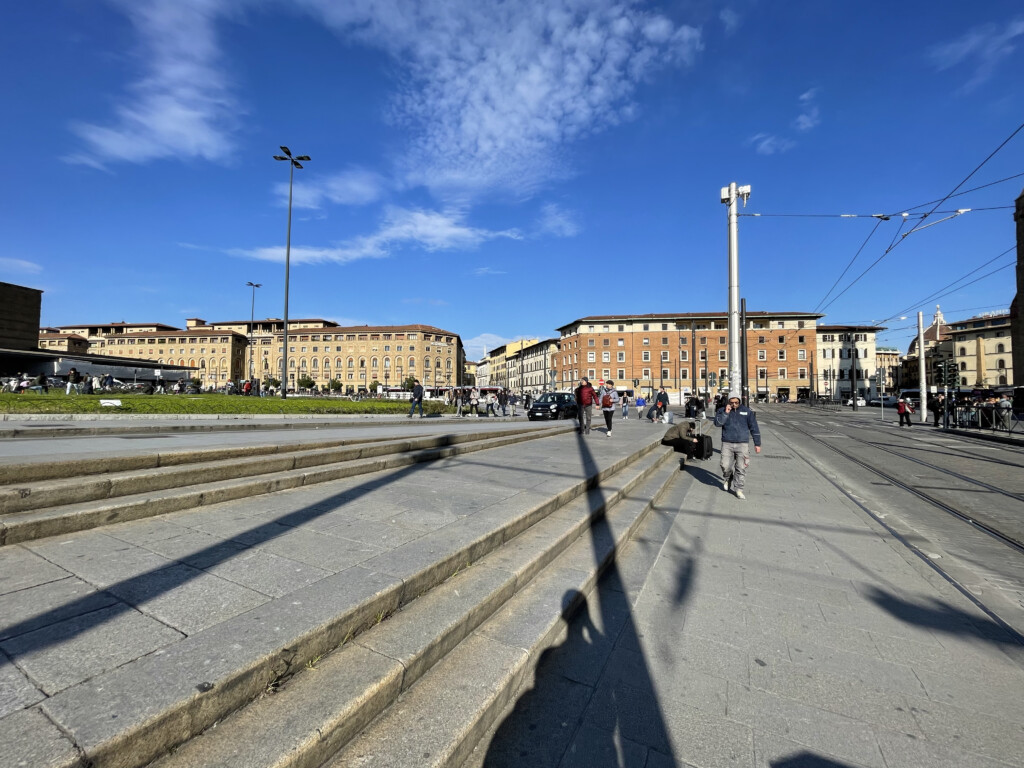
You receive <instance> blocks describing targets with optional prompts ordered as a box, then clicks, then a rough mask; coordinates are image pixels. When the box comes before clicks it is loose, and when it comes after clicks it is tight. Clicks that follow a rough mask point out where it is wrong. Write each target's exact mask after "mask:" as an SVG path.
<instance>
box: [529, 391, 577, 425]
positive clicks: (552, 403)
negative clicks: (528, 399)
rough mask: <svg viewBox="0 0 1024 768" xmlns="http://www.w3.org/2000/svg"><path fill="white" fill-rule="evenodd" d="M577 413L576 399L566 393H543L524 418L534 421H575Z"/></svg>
mask: <svg viewBox="0 0 1024 768" xmlns="http://www.w3.org/2000/svg"><path fill="white" fill-rule="evenodd" d="M576 413H577V408H576V399H575V398H574V397H573V396H572V395H570V394H568V393H567V392H545V393H544V394H543V395H541V396H540V397H538V398H537V399H536V400H535V401H534V402H533V405H531V406H530V410H529V411H527V412H526V418H528V419H529V420H530V421H533V420H534V419H575V418H576Z"/></svg>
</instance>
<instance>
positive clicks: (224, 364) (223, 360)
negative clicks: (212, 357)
mask: <svg viewBox="0 0 1024 768" xmlns="http://www.w3.org/2000/svg"><path fill="white" fill-rule="evenodd" d="M220 367H221V368H227V367H228V359H227V358H226V357H222V358H221V359H220Z"/></svg>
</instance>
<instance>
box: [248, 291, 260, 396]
mask: <svg viewBox="0 0 1024 768" xmlns="http://www.w3.org/2000/svg"><path fill="white" fill-rule="evenodd" d="M246 285H247V286H249V287H250V288H252V306H251V307H250V308H249V381H252V378H253V366H254V364H255V362H256V361H255V360H254V357H255V355H256V352H255V350H254V349H253V348H252V330H253V329H252V327H253V325H254V323H255V321H256V289H257V288H262V287H263V283H254V282H252V281H249V282H248V283H246Z"/></svg>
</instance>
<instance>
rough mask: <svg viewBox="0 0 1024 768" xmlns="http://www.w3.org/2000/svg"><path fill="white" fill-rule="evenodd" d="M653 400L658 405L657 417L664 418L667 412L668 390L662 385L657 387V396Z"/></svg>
mask: <svg viewBox="0 0 1024 768" xmlns="http://www.w3.org/2000/svg"><path fill="white" fill-rule="evenodd" d="M654 402H655V403H657V405H658V418H659V419H663V418H665V414H666V413H668V392H666V391H665V388H664V387H658V397H657V398H656V399H655V401H654Z"/></svg>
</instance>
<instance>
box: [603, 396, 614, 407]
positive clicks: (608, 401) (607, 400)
mask: <svg viewBox="0 0 1024 768" xmlns="http://www.w3.org/2000/svg"><path fill="white" fill-rule="evenodd" d="M601 407H602V408H611V407H612V396H611V395H605V396H604V397H602V398H601Z"/></svg>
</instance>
